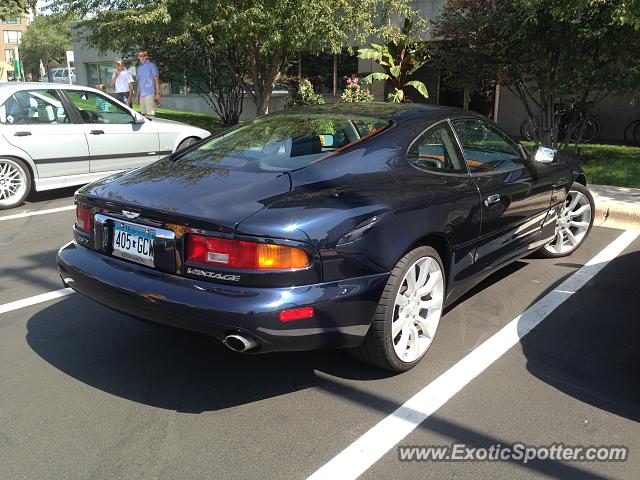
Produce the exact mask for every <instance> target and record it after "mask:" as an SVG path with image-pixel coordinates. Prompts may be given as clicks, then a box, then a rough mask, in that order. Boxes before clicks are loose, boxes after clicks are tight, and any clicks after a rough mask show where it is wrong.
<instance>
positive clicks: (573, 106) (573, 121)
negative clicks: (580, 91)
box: [520, 102, 640, 143]
mask: <svg viewBox="0 0 640 480" xmlns="http://www.w3.org/2000/svg"><path fill="white" fill-rule="evenodd" d="M587 103H590V102H587ZM586 105H587V104H578V103H577V102H571V103H569V104H568V106H567V104H562V103H561V104H557V105H556V106H555V108H554V118H555V124H556V125H557V126H558V141H559V142H562V141H564V140H565V137H566V136H567V133H569V132H570V135H571V137H570V138H569V141H570V143H576V142H577V141H578V140H580V141H581V142H582V143H589V142H592V141H593V140H595V139H596V138H598V136H599V135H600V130H601V128H602V127H601V125H600V121H599V120H598V118H597V117H596V116H595V115H591V114H587V113H586V111H585V110H586V108H585V107H586ZM539 131H540V117H539V116H537V115H536V116H535V117H533V118H527V119H525V120H524V121H523V122H522V124H521V125H520V134H521V135H522V136H523V137H524V138H526V139H527V140H529V141H535V140H536V139H537V138H538V135H537V133H538V132H539ZM581 133H582V135H581ZM638 133H639V134H640V129H639V131H638Z"/></svg>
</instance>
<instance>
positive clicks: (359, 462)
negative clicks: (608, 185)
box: [309, 231, 640, 480]
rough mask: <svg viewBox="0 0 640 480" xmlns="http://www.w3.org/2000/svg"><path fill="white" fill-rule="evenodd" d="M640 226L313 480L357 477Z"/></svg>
mask: <svg viewBox="0 0 640 480" xmlns="http://www.w3.org/2000/svg"><path fill="white" fill-rule="evenodd" d="M639 234H640V232H638V231H626V232H624V233H623V234H622V235H620V236H619V237H618V238H617V239H616V240H614V241H613V242H612V243H611V244H609V245H608V246H607V247H605V248H604V249H603V250H602V251H601V252H600V253H599V254H598V255H596V256H595V257H593V258H592V259H591V260H590V261H589V262H588V263H587V264H586V265H585V266H584V267H582V268H580V269H579V270H578V271H576V272H575V273H574V274H573V275H571V276H570V277H569V278H567V279H566V280H565V281H564V282H562V284H560V285H559V286H558V287H557V288H556V289H554V290H552V291H551V292H549V293H548V294H547V295H545V296H544V297H542V298H541V299H540V300H538V301H537V302H536V303H534V304H533V305H531V306H530V307H529V308H528V309H527V310H525V311H524V312H523V313H522V314H520V315H519V316H517V317H516V318H514V319H513V320H512V321H511V322H509V323H508V324H507V325H506V326H505V327H504V328H502V329H501V330H500V331H498V333H496V334H495V335H493V336H492V337H491V338H489V339H488V340H486V341H485V342H484V343H482V344H481V345H480V346H479V347H477V348H476V349H475V350H473V351H472V352H471V353H469V354H468V355H467V356H466V357H464V358H463V359H462V360H460V361H459V362H458V363H456V364H455V365H454V366H453V367H451V368H450V369H449V370H447V371H446V372H444V373H443V374H442V375H440V376H439V377H438V378H437V379H435V380H434V381H433V382H431V383H430V384H429V385H427V386H426V387H424V388H423V389H422V390H420V391H419V392H418V393H416V394H415V395H414V396H413V397H411V398H410V399H409V400H407V401H406V402H405V403H404V404H403V405H401V406H400V407H399V408H398V409H397V410H396V411H395V412H393V413H392V414H391V415H389V416H388V417H386V418H384V419H383V420H381V421H380V422H379V423H378V424H376V425H375V426H374V427H373V428H371V429H370V430H369V431H368V432H366V433H365V434H364V435H362V436H361V437H360V438H358V439H357V440H356V441H355V442H353V443H352V444H351V445H349V446H348V447H347V448H345V449H344V450H343V451H342V452H340V453H339V454H338V455H336V456H335V457H334V458H333V459H331V460H330V461H329V462H327V463H326V464H324V465H323V466H322V467H321V468H320V469H319V470H317V471H316V472H315V473H313V474H312V475H311V476H310V477H309V479H310V480H311V479H312V480H320V479H327V480H334V479H336V478H340V479H341V480H347V479H355V478H358V477H359V476H360V475H361V474H362V473H364V472H365V471H366V470H367V469H369V467H371V466H372V465H373V464H374V463H375V462H376V461H378V460H379V459H380V458H381V457H382V456H383V455H384V454H385V453H387V452H388V451H389V450H390V449H391V448H393V447H394V445H396V444H397V443H398V442H400V441H401V440H402V439H403V438H405V437H406V436H407V435H409V433H411V432H412V431H413V430H414V429H415V428H416V427H417V426H418V425H420V424H421V423H422V422H423V421H424V420H426V419H427V418H428V417H429V416H430V415H431V414H432V413H434V412H435V411H436V410H438V409H439V408H440V407H441V406H442V405H444V404H445V403H446V402H447V401H448V400H450V399H451V398H452V397H453V396H454V395H455V394H456V393H458V392H459V391H460V390H462V388H464V386H465V385H467V384H468V383H469V382H471V381H472V380H473V379H474V378H475V377H477V376H478V375H479V374H480V373H482V372H483V371H484V370H485V369H487V368H488V367H489V366H490V365H491V364H492V363H493V362H495V361H496V360H497V359H498V358H500V357H501V356H502V355H504V354H505V353H506V352H507V351H508V350H509V349H510V348H511V347H513V346H514V345H516V344H517V343H518V342H519V341H520V340H521V339H522V337H524V336H525V335H526V334H527V333H529V332H530V331H531V330H532V329H533V328H534V327H536V326H537V325H538V324H539V323H540V322H542V320H544V319H545V318H546V317H547V316H548V315H549V314H550V313H551V312H553V311H554V310H555V309H556V308H557V307H558V306H559V305H560V304H562V303H563V302H564V301H565V300H567V299H568V298H570V297H571V295H570V294H569V295H568V293H570V292H577V291H578V290H579V289H580V288H582V287H583V286H584V285H585V284H586V283H587V282H588V281H589V280H591V279H592V278H593V277H594V276H595V275H597V274H598V272H600V270H602V269H603V268H604V267H605V266H606V265H607V264H608V263H609V262H610V261H611V260H613V259H614V258H615V257H616V256H618V255H619V254H620V253H622V251H623V250H624V249H625V248H626V247H628V246H629V245H630V244H631V242H633V241H634V240H635V239H636V238H637V237H638V235H639Z"/></svg>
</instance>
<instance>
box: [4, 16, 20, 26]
mask: <svg viewBox="0 0 640 480" xmlns="http://www.w3.org/2000/svg"><path fill="white" fill-rule="evenodd" d="M2 23H4V24H5V25H18V24H20V19H19V18H5V19H4V20H2Z"/></svg>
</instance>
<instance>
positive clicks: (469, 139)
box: [453, 119, 522, 173]
mask: <svg viewBox="0 0 640 480" xmlns="http://www.w3.org/2000/svg"><path fill="white" fill-rule="evenodd" d="M453 128H455V130H456V133H457V134H458V138H459V139H460V143H461V144H462V149H463V150H464V154H465V156H466V159H467V166H468V167H469V170H470V171H471V172H472V173H473V172H488V171H492V170H508V169H512V168H515V167H519V166H521V165H522V157H521V156H520V151H519V150H518V145H517V144H516V143H515V142H514V141H513V140H511V139H510V138H509V137H508V136H507V135H506V134H505V133H503V132H501V131H500V130H499V129H498V128H496V127H494V126H493V125H491V124H490V123H487V122H485V121H483V120H478V119H464V120H454V121H453Z"/></svg>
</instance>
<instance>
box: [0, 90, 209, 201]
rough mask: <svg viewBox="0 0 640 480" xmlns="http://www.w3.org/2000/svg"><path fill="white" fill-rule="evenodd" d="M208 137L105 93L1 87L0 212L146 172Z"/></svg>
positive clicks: (194, 129) (195, 129) (198, 130)
mask: <svg viewBox="0 0 640 480" xmlns="http://www.w3.org/2000/svg"><path fill="white" fill-rule="evenodd" d="M207 136H209V132H207V131H206V130H203V129H200V128H195V127H191V126H189V125H185V124H182V123H179V122H173V121H170V120H163V119H158V118H156V119H148V118H145V117H143V116H142V115H140V114H139V113H136V112H135V111H133V110H132V109H130V108H129V107H127V106H126V105H124V104H122V103H120V102H119V101H118V100H116V99H114V98H112V97H110V96H108V95H105V94H103V93H102V92H100V91H99V90H96V89H93V88H88V87H79V86H73V85H62V84H42V83H13V84H0V209H3V208H11V207H14V206H16V205H19V204H20V203H21V202H22V201H23V200H24V199H25V198H26V197H27V195H28V194H29V192H30V191H31V189H32V188H33V189H35V190H36V191H42V190H50V189H54V188H62V187H67V186H71V185H82V184H85V183H89V182H92V181H94V180H97V179H99V178H102V177H105V176H108V175H111V174H113V173H116V172H118V171H121V170H125V169H131V168H135V167H140V166H143V165H146V164H148V163H150V162H153V161H155V160H158V159H159V158H162V157H163V156H165V155H168V154H170V153H172V152H174V151H176V150H177V149H180V148H184V147H186V146H188V145H190V144H192V143H194V142H196V141H198V140H200V139H202V138H205V137H207Z"/></svg>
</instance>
